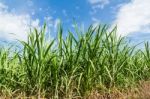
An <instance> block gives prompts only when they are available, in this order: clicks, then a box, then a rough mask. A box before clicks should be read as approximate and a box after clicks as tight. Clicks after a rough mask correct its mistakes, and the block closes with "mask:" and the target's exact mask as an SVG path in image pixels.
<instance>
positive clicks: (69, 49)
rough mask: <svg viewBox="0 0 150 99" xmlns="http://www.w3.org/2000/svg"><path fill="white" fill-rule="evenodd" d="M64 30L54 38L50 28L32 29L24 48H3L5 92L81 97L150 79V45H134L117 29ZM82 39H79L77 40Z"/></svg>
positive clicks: (0, 84) (0, 73)
mask: <svg viewBox="0 0 150 99" xmlns="http://www.w3.org/2000/svg"><path fill="white" fill-rule="evenodd" d="M75 29H76V32H75V33H72V32H70V31H69V32H68V35H67V36H66V37H64V36H63V28H62V27H61V25H60V26H59V28H58V36H57V38H55V39H51V40H49V39H48V38H47V37H46V25H44V26H43V28H42V29H41V30H40V31H38V30H37V29H36V28H35V29H32V30H31V32H30V33H29V35H28V40H27V42H25V41H19V42H20V44H21V45H22V46H23V47H22V48H21V49H18V50H11V48H1V49H0V92H1V94H6V95H7V94H8V95H12V94H15V93H24V94H25V95H26V96H28V95H43V96H45V97H49V98H50V97H51V98H77V97H83V96H85V95H87V94H89V93H90V92H91V91H93V90H97V91H99V92H101V91H108V90H109V89H111V88H114V87H116V88H118V89H126V88H129V87H132V86H134V85H136V84H138V82H139V81H141V80H149V77H150V47H149V44H148V43H145V50H144V51H143V50H137V49H135V46H133V47H132V46H129V44H128V42H126V40H125V38H122V37H118V36H117V35H116V30H117V27H115V28H114V29H112V31H108V27H107V26H106V25H104V26H102V25H101V26H97V27H93V26H92V25H91V26H90V27H89V28H88V29H87V31H86V32H85V33H82V32H81V33H80V32H79V31H78V28H77V27H76V28H75ZM74 35H77V36H74Z"/></svg>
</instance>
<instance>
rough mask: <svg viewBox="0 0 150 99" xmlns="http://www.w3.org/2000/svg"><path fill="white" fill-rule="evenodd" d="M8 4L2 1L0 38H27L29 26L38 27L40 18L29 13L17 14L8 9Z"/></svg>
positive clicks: (0, 4) (0, 6) (0, 7)
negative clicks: (34, 18) (33, 18)
mask: <svg viewBox="0 0 150 99" xmlns="http://www.w3.org/2000/svg"><path fill="white" fill-rule="evenodd" d="M7 8H8V6H7V5H4V4H2V3H0V23H1V24H0V38H2V39H6V40H14V39H20V40H26V37H27V32H28V30H29V26H34V27H38V26H39V20H38V19H36V20H32V18H31V16H30V15H28V14H24V15H17V14H14V13H11V12H8V11H7Z"/></svg>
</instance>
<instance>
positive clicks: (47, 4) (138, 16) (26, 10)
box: [0, 0, 150, 43]
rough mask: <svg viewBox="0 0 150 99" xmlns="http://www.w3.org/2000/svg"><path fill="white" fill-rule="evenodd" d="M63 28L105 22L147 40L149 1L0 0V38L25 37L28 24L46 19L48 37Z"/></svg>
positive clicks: (121, 32) (133, 37) (123, 33)
mask: <svg viewBox="0 0 150 99" xmlns="http://www.w3.org/2000/svg"><path fill="white" fill-rule="evenodd" d="M60 20H61V21H62V24H63V27H64V30H65V31H67V30H68V29H70V30H72V29H73V27H74V25H73V21H74V20H75V21H76V22H77V24H78V26H79V27H83V28H87V27H88V26H89V25H91V24H93V25H97V24H108V25H109V26H110V27H113V26H115V25H117V26H118V31H117V34H118V35H121V36H127V37H128V38H129V39H131V40H132V41H134V42H136V43H137V42H142V41H144V40H149V39H150V0H0V40H7V41H12V40H15V39H21V40H26V37H27V32H28V30H29V27H40V26H42V24H43V22H44V21H46V22H47V25H48V31H49V32H50V35H51V37H54V36H55V35H56V31H57V25H58V23H59V22H60ZM64 35H66V34H65V33H64Z"/></svg>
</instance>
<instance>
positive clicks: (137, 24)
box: [113, 0, 150, 36]
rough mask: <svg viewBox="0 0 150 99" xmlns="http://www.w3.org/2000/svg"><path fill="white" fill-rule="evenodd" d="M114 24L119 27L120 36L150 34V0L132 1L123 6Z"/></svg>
mask: <svg viewBox="0 0 150 99" xmlns="http://www.w3.org/2000/svg"><path fill="white" fill-rule="evenodd" d="M113 24H117V26H118V34H119V35H122V36H126V35H128V34H129V33H139V32H140V33H142V32H144V33H145V32H147V33H150V0H131V1H130V2H129V3H126V4H124V5H122V6H121V7H120V8H119V11H118V13H117V15H116V20H115V21H114V23H113Z"/></svg>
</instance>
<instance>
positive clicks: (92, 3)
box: [88, 0, 110, 9]
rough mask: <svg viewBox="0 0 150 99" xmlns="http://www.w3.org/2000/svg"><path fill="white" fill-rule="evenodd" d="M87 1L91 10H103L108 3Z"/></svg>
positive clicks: (104, 1)
mask: <svg viewBox="0 0 150 99" xmlns="http://www.w3.org/2000/svg"><path fill="white" fill-rule="evenodd" d="M88 1H89V3H90V4H91V5H92V8H93V9H96V8H101V9H103V8H104V7H105V6H106V5H107V4H109V3H110V1H109V0H88Z"/></svg>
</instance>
